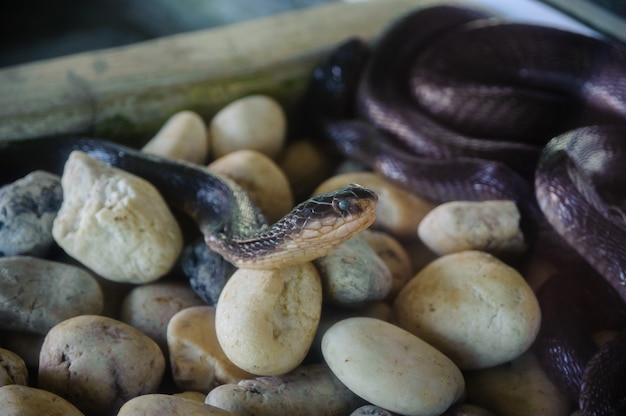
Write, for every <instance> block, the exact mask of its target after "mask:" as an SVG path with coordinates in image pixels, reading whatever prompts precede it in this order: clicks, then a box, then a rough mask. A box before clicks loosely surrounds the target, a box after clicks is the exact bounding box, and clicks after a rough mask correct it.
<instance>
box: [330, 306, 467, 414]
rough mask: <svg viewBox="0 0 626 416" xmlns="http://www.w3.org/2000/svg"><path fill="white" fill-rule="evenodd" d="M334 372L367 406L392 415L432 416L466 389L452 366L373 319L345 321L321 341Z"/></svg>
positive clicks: (413, 338)
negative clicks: (368, 404) (385, 410)
mask: <svg viewBox="0 0 626 416" xmlns="http://www.w3.org/2000/svg"><path fill="white" fill-rule="evenodd" d="M322 354H323V356H324V359H325V361H326V363H327V364H328V366H329V367H330V369H331V370H332V371H333V373H334V374H335V375H336V376H337V378H339V380H341V382H342V383H343V384H345V385H346V386H347V387H348V388H349V389H350V390H352V391H353V392H354V393H356V394H357V395H359V396H360V397H362V398H363V399H365V400H366V401H368V402H369V403H371V404H373V405H376V406H379V407H382V408H384V409H387V410H389V411H391V412H394V413H399V414H402V415H410V416H435V415H440V414H441V413H443V412H444V411H445V410H446V409H447V408H449V407H450V406H451V405H452V404H453V403H454V402H456V401H457V400H458V399H459V398H460V397H461V395H462V394H463V390H464V387H465V383H464V380H463V375H462V374H461V371H460V370H459V369H458V368H457V367H456V365H454V363H453V362H452V361H451V360H450V359H449V358H447V357H446V356H445V355H443V354H442V353H441V352H439V351H438V350H436V349H435V348H433V347H432V346H431V345H429V344H427V343H426V342H424V341H422V340H421V339H419V338H418V337H416V336H415V335H413V334H411V333H409V332H407V331H405V330H403V329H402V328H399V327H397V326H395V325H393V324H390V323H388V322H385V321H381V320H378V319H373V318H366V317H355V318H348V319H345V320H343V321H340V322H338V323H336V324H335V325H333V326H332V327H331V328H330V329H329V330H328V331H326V333H325V334H324V337H323V339H322Z"/></svg>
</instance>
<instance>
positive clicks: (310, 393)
mask: <svg viewBox="0 0 626 416" xmlns="http://www.w3.org/2000/svg"><path fill="white" fill-rule="evenodd" d="M205 403H207V404H210V405H212V406H216V407H219V408H221V409H225V410H228V411H230V412H233V413H234V414H236V415H238V416H275V415H298V416H334V415H347V414H349V412H351V411H352V410H354V409H355V408H356V407H358V406H359V405H361V404H362V400H360V399H359V398H358V397H357V396H356V395H355V394H354V393H353V392H351V391H350V390H349V389H348V388H347V387H346V386H344V385H343V384H342V383H341V382H340V381H339V380H338V379H337V378H336V377H335V376H334V375H333V373H332V372H331V371H330V370H329V369H328V367H327V366H326V365H323V364H316V365H308V366H303V367H299V368H298V369H296V370H294V371H292V372H290V373H288V374H284V375H281V376H274V377H258V378H256V379H251V380H243V381H240V382H239V383H237V384H223V385H221V386H218V387H216V388H214V389H213V390H211V391H210V392H209V394H208V395H207V397H206V400H205Z"/></svg>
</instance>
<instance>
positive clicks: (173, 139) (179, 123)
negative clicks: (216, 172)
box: [141, 111, 210, 165]
mask: <svg viewBox="0 0 626 416" xmlns="http://www.w3.org/2000/svg"><path fill="white" fill-rule="evenodd" d="M208 134H209V133H208V131H207V126H206V125H205V124H204V120H202V117H200V115H199V114H198V113H195V112H193V111H180V112H178V113H176V114H174V115H173V116H172V117H170V118H169V119H168V120H167V122H166V123H165V124H164V125H163V127H161V130H159V131H158V133H157V134H156V135H155V136H154V137H153V138H152V139H151V140H150V141H149V142H148V143H146V145H145V146H144V147H143V148H142V149H141V150H142V151H144V152H146V153H152V154H155V155H159V156H163V157H168V158H170V159H176V160H183V161H186V162H191V163H196V164H199V165H201V164H204V162H205V161H206V159H207V158H208V156H209V146H210V140H209V138H208Z"/></svg>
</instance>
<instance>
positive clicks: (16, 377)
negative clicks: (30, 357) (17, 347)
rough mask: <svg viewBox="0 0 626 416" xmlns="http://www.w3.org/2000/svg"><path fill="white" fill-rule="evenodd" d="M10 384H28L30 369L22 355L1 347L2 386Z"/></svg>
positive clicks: (0, 368) (0, 380) (0, 382)
mask: <svg viewBox="0 0 626 416" xmlns="http://www.w3.org/2000/svg"><path fill="white" fill-rule="evenodd" d="M8 384H21V385H23V386H26V385H28V369H27V368H26V363H25V362H24V360H23V359H22V357H20V356H19V355H17V354H16V353H14V352H13V351H9V350H6V349H4V348H0V386H6V385H8Z"/></svg>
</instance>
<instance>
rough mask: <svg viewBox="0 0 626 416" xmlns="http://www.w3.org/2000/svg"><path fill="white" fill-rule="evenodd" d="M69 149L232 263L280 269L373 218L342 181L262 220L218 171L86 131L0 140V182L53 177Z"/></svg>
mask: <svg viewBox="0 0 626 416" xmlns="http://www.w3.org/2000/svg"><path fill="white" fill-rule="evenodd" d="M75 151H78V152H83V153H85V154H87V155H89V156H91V157H93V158H94V159H97V160H99V161H101V162H104V163H106V164H108V165H110V166H113V167H116V168H119V169H123V170H125V171H127V172H129V173H132V174H134V175H137V176H139V177H142V178H144V179H145V180H147V181H148V182H149V183H151V184H152V185H153V186H155V187H156V189H157V190H158V191H159V193H160V194H161V195H162V196H163V198H164V199H165V200H166V201H167V203H168V204H170V206H171V207H172V208H173V209H175V210H177V211H179V212H182V213H184V214H186V215H188V216H190V217H191V218H192V219H193V220H194V221H195V222H196V224H197V226H198V229H199V230H200V232H201V234H202V236H203V238H204V240H205V242H206V245H207V246H208V248H209V249H210V250H212V251H213V252H215V253H218V254H219V255H221V256H223V258H224V259H225V260H227V261H228V262H230V263H232V264H233V265H235V266H236V267H240V268H249V269H280V268H284V267H288V266H292V265H296V264H300V263H303V262H306V261H311V260H314V259H316V258H318V257H322V256H324V255H326V254H328V253H329V252H330V251H332V250H333V249H334V248H336V247H337V246H339V245H341V244H342V243H343V242H344V241H346V240H347V239H349V238H350V237H352V236H353V235H355V234H357V233H359V232H360V231H362V230H364V229H366V228H367V227H369V226H370V225H371V224H372V223H373V222H374V220H375V218H376V211H375V207H376V203H377V200H378V197H377V195H376V193H374V192H373V191H372V190H370V189H368V188H365V187H363V186H360V185H357V184H350V185H348V186H345V187H343V188H341V189H338V190H335V191H332V192H329V193H326V194H322V195H318V196H315V197H313V198H310V199H308V200H306V201H303V202H301V203H300V204H298V205H297V206H295V207H294V208H293V210H292V211H291V212H289V213H288V214H287V215H285V216H284V217H283V218H282V219H280V220H279V221H277V222H276V223H274V224H272V225H268V224H267V221H266V219H265V217H264V216H263V215H262V213H261V212H260V210H259V209H258V208H257V207H256V205H255V204H254V203H253V202H252V200H251V199H250V197H249V196H248V194H247V193H246V192H245V191H244V190H243V189H242V188H241V187H240V186H238V185H237V184H236V183H235V182H234V181H232V180H230V179H228V178H227V177H225V176H222V175H218V174H215V173H210V172H209V171H208V170H207V169H205V168H202V167H200V166H197V165H193V164H190V163H184V162H178V161H174V160H170V159H168V158H164V157H158V156H154V155H150V154H147V153H143V152H141V151H139V150H137V149H133V148H131V147H128V146H124V145H121V144H118V143H113V142H110V141H106V140H102V139H98V138H90V137H58V138H39V139H28V140H13V141H2V142H0V181H2V182H1V183H5V184H6V183H10V182H11V181H14V180H16V179H18V178H20V177H22V176H25V175H26V174H28V173H29V172H31V171H32V170H44V171H47V172H50V173H54V174H58V175H61V174H62V173H63V169H64V165H65V162H66V161H67V159H68V157H69V155H70V154H71V153H72V152H75Z"/></svg>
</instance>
